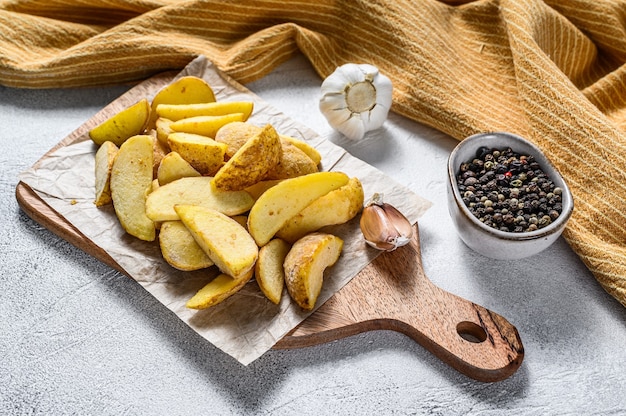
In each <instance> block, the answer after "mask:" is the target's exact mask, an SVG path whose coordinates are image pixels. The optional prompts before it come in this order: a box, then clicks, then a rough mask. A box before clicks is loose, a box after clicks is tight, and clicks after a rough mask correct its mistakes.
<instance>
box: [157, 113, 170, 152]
mask: <svg viewBox="0 0 626 416" xmlns="http://www.w3.org/2000/svg"><path fill="white" fill-rule="evenodd" d="M172 123H173V121H172V120H168V119H166V118H163V117H159V118H157V119H156V121H155V126H154V130H155V131H156V138H157V140H158V141H160V142H161V143H163V144H165V145H167V146H169V143H168V142H167V138H168V137H169V135H170V134H172V133H174V130H172V129H171V128H170V124H172Z"/></svg>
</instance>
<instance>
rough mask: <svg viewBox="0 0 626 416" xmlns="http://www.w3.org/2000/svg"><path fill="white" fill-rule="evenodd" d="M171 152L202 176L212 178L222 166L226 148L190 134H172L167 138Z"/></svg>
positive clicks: (207, 138) (213, 141)
mask: <svg viewBox="0 0 626 416" xmlns="http://www.w3.org/2000/svg"><path fill="white" fill-rule="evenodd" d="M167 142H168V143H169V146H170V149H171V150H172V152H176V153H178V154H179V155H180V156H181V157H182V158H183V159H185V160H186V161H187V162H189V164H190V165H191V166H192V167H193V168H194V169H195V170H197V171H198V172H200V173H201V174H203V175H210V176H213V175H215V173H216V172H217V171H218V170H219V168H221V167H222V166H223V165H224V153H225V152H226V148H227V146H226V145H225V144H223V143H218V142H216V141H215V140H213V139H211V138H209V137H206V136H201V135H198V134H191V133H172V134H170V135H169V136H168V139H167Z"/></svg>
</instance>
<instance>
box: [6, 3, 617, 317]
mask: <svg viewBox="0 0 626 416" xmlns="http://www.w3.org/2000/svg"><path fill="white" fill-rule="evenodd" d="M298 50H299V51H301V52H302V53H303V54H304V55H305V56H306V57H307V58H308V59H309V60H310V62H311V63H312V65H313V67H314V68H315V70H316V71H317V72H318V73H319V74H320V76H321V77H325V76H327V75H328V74H330V73H331V72H332V71H333V70H334V69H335V68H336V67H337V66H338V65H340V64H343V63H346V62H356V63H371V64H373V65H376V66H378V67H379V68H380V70H381V71H382V72H383V73H385V74H386V75H388V76H389V77H390V78H391V79H392V81H393V83H394V94H393V100H394V104H393V110H394V111H395V112H397V113H399V114H402V115H404V116H406V117H409V118H411V119H413V120H416V121H419V122H421V123H424V124H427V125H430V126H433V127H435V128H437V129H439V130H441V131H443V132H446V133H448V134H449V135H451V136H453V137H455V138H457V139H459V140H461V139H463V138H464V137H466V136H468V135H471V134H474V133H478V132H485V131H502V130H504V131H510V132H513V133H517V134H519V135H521V136H524V137H526V138H528V139H530V140H531V141H533V142H535V143H536V144H537V145H538V146H539V147H541V148H542V149H543V150H544V151H545V152H546V153H547V154H548V155H549V157H550V158H551V160H552V161H553V162H554V164H555V165H556V167H557V168H558V169H559V171H560V172H561V173H562V174H563V176H564V177H565V179H566V180H567V181H568V183H569V185H570V186H571V188H572V192H573V194H574V198H575V210H574V214H573V216H572V218H571V221H570V223H569V225H568V227H567V229H566V231H565V233H564V237H565V238H566V240H567V242H568V243H569V244H570V246H571V247H572V249H573V250H574V251H575V252H576V253H577V254H578V255H579V256H580V258H581V259H582V261H583V262H584V263H585V265H586V266H587V267H588V268H589V269H590V271H591V272H592V273H593V274H594V276H595V277H596V278H597V280H598V282H599V283H600V284H601V285H602V287H603V288H604V289H605V290H606V291H607V292H608V293H610V294H611V295H612V296H614V297H615V298H616V299H617V300H619V301H620V302H621V303H622V304H623V305H625V306H626V199H625V198H626V197H625V195H626V134H625V131H624V129H625V128H626V65H625V62H626V0H544V1H542V0H478V1H462V0H456V1H453V0H449V1H443V0H442V1H437V0H420V1H414V0H314V1H313V0H300V1H297V0H296V1H277V0H239V1H236V2H234V1H226V0H221V1H220V0H186V1H177V0H82V1H70V0H30V1H27V0H0V84H3V85H5V86H11V87H21V88H49V87H61V86H64V87H66V86H84V85H105V84H113V83H122V82H129V81H136V80H140V79H143V78H146V77H148V76H149V75H152V74H154V73H156V72H160V71H163V70H168V69H180V68H182V67H183V66H184V65H186V64H187V63H188V62H189V61H190V60H191V59H193V58H194V57H196V56H198V55H200V54H202V55H205V56H207V57H208V58H209V59H210V60H211V61H213V62H214V64H215V65H216V66H217V67H218V68H219V69H221V70H222V71H225V72H226V73H228V74H229V75H230V76H232V77H233V78H235V79H236V80H238V81H239V82H242V83H246V82H250V81H252V80H255V79H258V78H260V77H262V76H263V75H265V74H267V73H268V72H270V71H271V70H272V69H273V68H275V67H276V66H277V65H279V64H280V63H282V62H284V61H285V60H287V59H288V58H289V57H290V56H292V55H293V54H294V53H295V52H296V51H298Z"/></svg>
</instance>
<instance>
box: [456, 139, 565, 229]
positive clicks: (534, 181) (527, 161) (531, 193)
mask: <svg viewBox="0 0 626 416" xmlns="http://www.w3.org/2000/svg"><path fill="white" fill-rule="evenodd" d="M457 185H458V188H459V191H460V192H461V196H462V197H463V202H464V203H465V205H466V206H467V208H468V209H469V210H470V212H471V213H472V214H473V215H474V216H475V217H476V218H478V219H479V220H480V221H481V222H483V223H484V224H485V225H487V226H489V227H492V228H495V229H498V230H501V231H507V232H515V233H521V232H528V231H535V230H538V229H540V228H543V227H546V226H547V225H549V224H551V223H552V222H553V221H554V220H556V219H557V218H558V217H559V215H560V214H561V211H562V204H561V194H562V189H561V188H559V187H557V186H556V185H555V184H554V182H552V180H551V179H550V178H549V177H548V176H547V175H546V174H545V173H544V171H543V170H542V168H541V166H539V163H538V162H537V161H536V160H535V158H534V157H533V156H532V155H522V154H519V153H516V152H514V151H513V150H511V148H504V149H496V148H488V147H480V148H479V149H478V150H477V151H476V157H475V158H474V159H472V160H469V161H466V162H464V163H462V164H461V166H460V171H459V173H458V175H457Z"/></svg>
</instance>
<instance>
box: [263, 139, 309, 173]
mask: <svg viewBox="0 0 626 416" xmlns="http://www.w3.org/2000/svg"><path fill="white" fill-rule="evenodd" d="M281 149H282V153H281V157H280V161H279V162H278V164H277V165H276V166H275V167H274V169H272V170H271V171H270V172H268V174H267V176H266V179H268V180H272V179H288V178H295V177H296V176H302V175H308V174H309V173H314V172H317V171H318V168H317V164H316V163H314V162H313V160H312V159H311V158H310V157H308V156H307V155H306V153H304V152H303V151H302V150H300V149H299V148H297V147H296V146H294V145H293V144H291V142H289V141H288V140H285V139H283V138H281Z"/></svg>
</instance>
